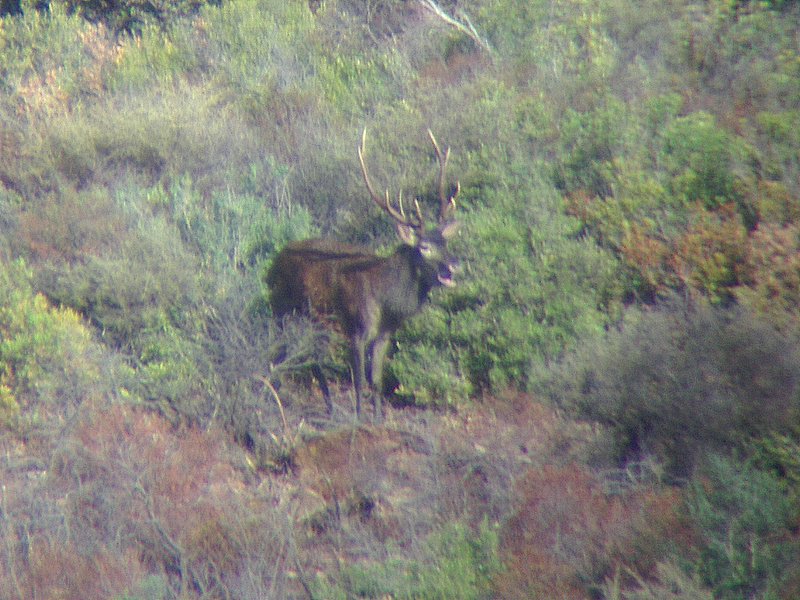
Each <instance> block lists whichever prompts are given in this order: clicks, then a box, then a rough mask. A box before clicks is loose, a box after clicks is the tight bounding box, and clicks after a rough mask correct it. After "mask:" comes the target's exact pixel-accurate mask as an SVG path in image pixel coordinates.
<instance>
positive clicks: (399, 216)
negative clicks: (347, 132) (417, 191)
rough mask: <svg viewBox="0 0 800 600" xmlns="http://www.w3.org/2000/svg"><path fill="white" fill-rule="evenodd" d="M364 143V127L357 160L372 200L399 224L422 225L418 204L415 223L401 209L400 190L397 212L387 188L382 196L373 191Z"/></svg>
mask: <svg viewBox="0 0 800 600" xmlns="http://www.w3.org/2000/svg"><path fill="white" fill-rule="evenodd" d="M366 145H367V128H366V127H365V128H364V131H363V133H362V134H361V145H360V146H359V147H358V160H359V162H360V163H361V173H362V174H363V175H364V183H366V184H367V190H368V191H369V195H370V196H371V197H372V201H373V202H375V204H377V205H378V206H379V207H380V208H381V210H383V211H384V212H385V213H387V214H388V215H389V216H390V217H392V218H393V219H394V220H395V221H397V222H398V223H399V224H401V225H406V226H408V227H414V228H418V227H422V224H423V220H422V213H421V212H420V210H419V205H417V218H418V221H417V222H416V223H412V222H411V221H410V220H409V219H408V218H407V217H406V214H405V211H404V210H403V192H402V191H401V192H400V194H399V195H398V204H399V206H400V211H399V212H398V211H397V210H396V209H395V208H393V207H392V204H391V202H390V201H389V190H388V189H387V190H386V194H385V196H384V197H383V198H381V196H380V195H378V194H377V193H376V192H375V188H374V187H372V182H371V181H370V179H369V174H368V172H367V164H366V163H365V162H364V154H365V153H366Z"/></svg>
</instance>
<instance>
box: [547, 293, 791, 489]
mask: <svg viewBox="0 0 800 600" xmlns="http://www.w3.org/2000/svg"><path fill="white" fill-rule="evenodd" d="M559 372H560V373H561V374H560V375H557V376H556V377H555V378H554V379H553V380H552V381H551V385H552V386H553V387H552V388H551V393H552V395H553V397H554V399H555V400H556V402H558V403H559V404H560V405H562V406H564V407H566V408H569V409H571V410H574V411H576V414H578V415H581V416H583V417H586V418H590V419H595V420H597V421H599V422H601V423H603V424H605V425H606V426H608V427H609V432H610V440H611V444H612V448H613V454H614V458H615V459H616V460H617V461H619V462H622V463H625V462H626V461H629V460H636V459H638V458H642V457H645V456H648V455H654V456H656V457H657V458H658V459H659V460H661V461H663V462H664V463H665V466H666V468H667V474H668V476H670V477H686V476H688V475H690V474H691V473H692V471H693V469H694V467H695V465H696V464H697V463H698V462H702V457H703V456H704V455H705V454H706V453H708V452H710V451H718V452H722V451H726V450H729V449H731V448H733V447H735V446H736V445H737V444H739V443H741V441H742V440H746V439H753V438H757V437H759V436H761V435H764V434H765V433H767V432H769V431H785V430H786V429H787V428H791V426H792V423H794V422H795V421H794V420H795V419H796V418H797V415H798V409H800V406H798V399H800V397H799V396H798V385H800V356H799V355H798V347H797V342H796V340H795V339H794V338H792V337H790V336H786V335H784V334H781V333H779V332H778V331H776V330H775V329H774V328H773V326H771V325H770V324H769V323H767V322H764V321H763V320H761V319H759V318H758V317H756V316H755V315H753V314H752V313H749V312H748V311H747V310H745V309H741V308H732V309H728V310H724V309H711V308H707V307H705V306H704V305H702V304H700V305H691V304H685V303H683V302H679V301H672V302H671V303H668V304H666V305H664V306H662V307H660V308H659V309H657V310H652V311H648V312H644V313H640V312H638V311H635V312H629V313H628V315H627V317H626V319H625V320H624V321H623V323H622V325H621V327H620V328H619V329H618V330H613V331H609V332H608V333H607V334H606V335H604V336H603V337H602V338H601V339H599V340H598V341H596V342H594V343H591V344H587V345H585V346H584V347H583V348H582V349H581V350H580V351H578V352H577V353H575V354H573V355H572V356H571V357H570V358H568V359H566V360H565V361H564V362H563V364H562V365H561V368H560V370H559Z"/></svg>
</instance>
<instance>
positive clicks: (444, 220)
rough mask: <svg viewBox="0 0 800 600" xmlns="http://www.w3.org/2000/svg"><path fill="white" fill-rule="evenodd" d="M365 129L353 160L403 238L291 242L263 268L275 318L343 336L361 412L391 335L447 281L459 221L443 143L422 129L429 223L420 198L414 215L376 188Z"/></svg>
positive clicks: (378, 392) (377, 405)
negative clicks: (427, 143) (434, 218)
mask: <svg viewBox="0 0 800 600" xmlns="http://www.w3.org/2000/svg"><path fill="white" fill-rule="evenodd" d="M366 135H367V131H366V129H365V130H364V133H363V134H362V136H361V146H360V147H359V149H358V160H359V162H360V163H361V172H362V174H363V176H364V182H365V183H366V186H367V190H368V191H369V194H370V196H371V197H372V200H373V202H375V204H377V205H378V206H379V207H380V208H381V210H383V211H384V212H385V213H386V214H388V215H389V216H390V217H391V218H392V219H394V221H395V226H396V228H397V233H398V234H399V236H400V239H401V240H402V242H403V244H402V245H400V246H399V247H398V248H397V249H396V250H395V251H394V253H393V254H391V255H390V256H386V257H381V256H377V255H376V254H375V253H373V252H372V251H371V250H370V249H369V248H364V247H360V246H352V245H349V244H344V243H341V242H336V241H332V240H325V239H309V240H303V241H299V242H292V243H290V244H288V245H287V246H286V247H285V248H284V249H283V250H281V251H280V252H279V253H278V255H277V256H276V257H275V260H274V262H273V263H272V266H271V268H270V269H269V271H268V273H267V284H268V285H269V288H270V304H271V306H272V311H273V314H274V315H275V316H276V317H282V316H284V315H287V314H290V313H292V312H297V313H305V314H308V315H311V316H312V317H314V318H315V319H317V320H320V321H321V322H322V323H324V324H330V323H331V322H332V321H333V322H334V323H336V324H337V325H336V326H337V327H338V328H339V329H340V330H341V332H342V333H344V335H345V336H347V337H348V338H349V340H350V345H351V351H352V364H351V366H352V369H353V385H354V386H355V392H356V414H357V415H359V416H360V414H361V397H362V390H363V389H364V388H365V386H366V384H367V381H368V382H369V383H370V384H371V386H372V390H373V394H372V395H373V404H374V411H375V416H376V418H378V419H380V418H381V416H382V407H381V400H382V395H383V362H384V358H385V356H386V350H387V348H388V345H389V341H390V338H391V335H392V334H393V333H394V332H395V331H396V330H397V328H398V327H400V325H401V324H402V323H403V321H405V320H406V319H408V318H409V317H410V316H412V315H413V314H414V313H416V312H417V311H419V310H420V308H421V307H422V305H423V304H424V303H425V301H426V300H427V298H428V294H429V293H430V291H431V290H432V289H433V288H434V287H437V286H447V287H450V286H453V285H455V283H454V281H453V275H454V271H455V270H456V268H457V266H458V261H457V260H455V259H454V258H452V257H451V256H450V255H449V254H448V252H447V240H448V239H449V238H451V237H452V236H453V234H454V233H455V232H456V229H457V227H458V222H457V221H456V220H455V219H454V218H453V217H454V212H455V206H456V197H457V196H458V192H459V191H460V186H459V185H458V184H456V188H455V193H454V194H453V195H452V196H448V194H447V192H446V190H445V170H446V168H447V159H448V158H449V155H450V149H449V148H448V149H446V150H445V151H444V152H442V151H441V150H440V149H439V145H438V144H437V143H436V139H435V138H434V137H433V134H432V133H431V132H430V130H429V131H428V136H429V137H430V140H431V143H432V144H433V148H434V152H435V153H436V158H437V160H438V163H439V184H438V194H439V219H438V224H437V226H436V227H435V228H433V229H426V228H425V221H424V219H423V216H422V211H421V210H420V206H419V203H418V202H417V201H416V200H415V201H414V207H415V214H414V215H413V216H411V215H406V213H405V210H404V208H403V197H402V192H401V193H400V194H399V195H398V201H397V206H398V208H394V207H393V206H392V204H391V202H390V200H389V190H388V189H387V190H386V193H385V195H384V196H381V195H379V194H378V193H376V192H375V188H374V187H373V186H372V182H371V181H370V178H369V174H368V172H367V165H366V163H365V162H364V154H365V152H366V149H365V145H366ZM314 375H315V376H316V378H317V379H318V380H319V383H320V388H321V389H322V393H323V396H324V397H325V402H326V404H327V408H328V413H331V412H332V410H333V405H332V403H331V399H330V394H329V392H328V387H327V384H326V382H325V376H324V374H323V373H322V369H321V368H320V367H319V366H318V365H317V366H316V367H315V368H314Z"/></svg>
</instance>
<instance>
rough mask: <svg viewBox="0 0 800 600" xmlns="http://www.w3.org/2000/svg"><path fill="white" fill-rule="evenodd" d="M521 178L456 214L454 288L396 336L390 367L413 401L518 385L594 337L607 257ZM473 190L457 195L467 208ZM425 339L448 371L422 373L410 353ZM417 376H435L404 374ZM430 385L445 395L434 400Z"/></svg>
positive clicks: (545, 192) (605, 305) (612, 294)
mask: <svg viewBox="0 0 800 600" xmlns="http://www.w3.org/2000/svg"><path fill="white" fill-rule="evenodd" d="M527 177H528V176H523V177H522V178H521V179H520V180H519V183H518V185H517V186H515V187H514V188H513V189H512V188H505V189H499V190H496V191H495V192H494V193H490V192H488V190H487V191H486V192H485V194H484V195H483V197H482V198H481V204H482V205H475V207H474V208H473V209H472V210H470V211H469V212H468V213H466V214H465V215H464V219H463V220H464V225H463V227H462V232H461V234H460V236H459V238H458V239H456V240H454V241H453V242H452V243H451V246H452V250H453V252H454V254H455V255H456V256H459V257H460V258H461V259H462V261H463V262H464V264H465V270H464V272H463V273H462V274H461V275H460V276H459V283H458V285H457V287H456V288H454V289H453V290H448V291H447V292H446V293H443V294H441V296H436V302H437V303H438V304H440V305H441V309H436V310H425V311H423V312H422V314H420V315H419V316H418V317H416V318H415V319H414V320H413V321H412V322H411V323H410V324H409V325H408V326H407V327H405V328H404V329H403V330H402V331H401V332H400V333H399V335H398V340H399V349H398V352H397V354H396V355H395V358H394V361H393V362H392V365H391V367H390V368H391V370H392V372H393V373H395V375H396V376H397V377H398V379H399V380H400V383H401V385H403V386H405V387H406V388H407V389H408V390H409V391H412V392H413V393H415V394H419V395H420V398H431V399H432V400H434V401H435V402H443V401H450V402H452V400H451V398H454V397H455V395H456V394H458V393H467V392H469V391H470V390H499V389H502V388H504V387H506V386H509V385H511V386H515V387H520V388H524V387H526V385H527V382H528V377H529V375H530V372H531V365H532V364H536V363H539V362H540V361H543V360H549V359H553V358H555V357H557V356H558V355H559V354H560V353H561V352H562V351H563V349H564V347H565V346H569V345H570V344H572V343H573V342H574V341H575V340H576V339H580V338H581V337H583V336H585V335H589V334H592V333H596V332H598V331H600V330H601V329H602V327H603V325H604V324H605V323H606V322H607V320H608V317H609V313H610V312H613V310H614V303H615V302H616V301H617V300H618V298H619V296H618V292H617V291H616V289H615V284H614V281H613V278H614V275H615V273H616V265H615V263H614V261H613V259H612V258H611V257H609V256H608V255H607V254H606V253H605V252H603V251H602V250H599V249H598V248H597V247H596V246H595V245H593V244H592V243H587V242H586V241H583V240H580V239H576V236H575V233H576V231H575V226H576V222H575V221H574V220H573V219H571V218H569V217H566V216H564V215H563V214H562V213H561V212H560V205H559V202H558V199H557V196H556V194H555V193H554V192H553V190H551V189H548V188H547V186H546V185H544V184H542V183H541V182H539V181H537V180H536V179H535V178H534V177H535V176H534V177H530V178H527ZM471 193H474V192H472V191H471V190H470V188H468V187H465V189H464V190H463V192H462V194H463V195H464V196H465V199H464V203H465V204H467V205H468V206H469V204H471V202H470V199H469V198H470V194H471ZM483 203H485V205H483ZM443 311H444V312H443ZM423 342H424V343H425V344H426V345H427V346H428V347H431V348H435V349H436V352H438V353H439V358H438V360H437V361H435V362H434V363H433V364H438V365H442V364H443V360H447V361H448V362H450V363H451V364H452V365H453V366H452V367H450V368H449V369H443V368H442V367H441V366H439V367H438V368H434V369H433V370H431V369H427V370H426V369H421V368H420V365H426V366H427V365H428V364H429V363H427V362H420V359H421V358H423V357H422V356H419V355H418V354H417V353H416V352H414V351H413V350H412V348H413V345H414V344H420V343H423ZM430 352H431V353H432V350H431V351H430ZM420 371H424V374H421V375H418V376H417V377H415V382H414V383H416V384H417V385H420V384H422V383H423V379H428V380H430V378H431V376H432V375H433V374H434V373H441V375H439V377H441V379H440V382H438V383H436V384H434V385H433V386H432V387H431V384H432V383H433V382H432V381H431V383H428V384H425V387H428V391H427V392H426V391H423V390H422V389H419V388H415V387H413V383H412V381H408V380H405V379H403V377H402V375H403V374H413V373H415V372H420ZM454 377H457V378H463V380H464V381H463V382H462V383H459V382H458V379H455V380H454ZM434 389H437V390H449V392H448V394H447V396H445V397H440V396H438V394H436V393H434V392H433V390H434Z"/></svg>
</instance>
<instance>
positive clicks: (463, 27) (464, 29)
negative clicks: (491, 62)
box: [419, 0, 492, 54]
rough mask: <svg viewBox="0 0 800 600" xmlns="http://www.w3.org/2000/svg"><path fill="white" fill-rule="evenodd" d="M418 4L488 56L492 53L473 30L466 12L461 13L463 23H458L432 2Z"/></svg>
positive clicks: (421, 1) (432, 0) (430, 0)
mask: <svg viewBox="0 0 800 600" xmlns="http://www.w3.org/2000/svg"><path fill="white" fill-rule="evenodd" d="M419 3H420V4H422V6H423V7H424V8H426V9H428V10H429V11H431V12H432V13H433V14H434V15H436V16H437V17H438V18H440V19H441V20H442V21H444V22H445V23H447V24H448V25H450V26H451V27H455V28H456V29H457V30H458V31H460V32H461V33H463V34H464V35H466V36H467V37H468V38H470V39H471V40H472V41H473V42H475V43H476V44H477V45H478V46H479V47H480V48H481V49H482V50H484V51H486V52H488V53H489V54H491V53H492V47H491V46H490V45H489V42H487V41H486V40H485V39H483V38H482V37H481V36H480V35H479V34H478V31H477V30H476V29H475V26H474V25H473V24H472V21H470V18H469V16H468V15H467V13H466V12H464V11H461V17H462V20H463V22H461V21H458V20H457V19H455V18H453V17H451V16H450V15H448V14H447V13H446V12H444V10H442V8H441V7H440V6H439V5H438V4H436V2H434V0H419Z"/></svg>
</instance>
